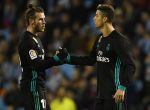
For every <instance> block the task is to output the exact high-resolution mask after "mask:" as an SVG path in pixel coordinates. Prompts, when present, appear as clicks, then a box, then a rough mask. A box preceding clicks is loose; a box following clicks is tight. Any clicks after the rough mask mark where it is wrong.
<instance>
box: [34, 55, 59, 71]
mask: <svg viewBox="0 0 150 110" xmlns="http://www.w3.org/2000/svg"><path fill="white" fill-rule="evenodd" d="M57 65H61V63H60V62H56V61H55V60H54V59H53V57H49V59H46V60H39V59H38V60H35V61H33V62H32V67H33V68H35V69H36V70H45V69H48V68H50V67H52V66H57Z"/></svg>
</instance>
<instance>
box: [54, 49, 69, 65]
mask: <svg viewBox="0 0 150 110" xmlns="http://www.w3.org/2000/svg"><path fill="white" fill-rule="evenodd" d="M69 58H70V54H69V53H68V51H67V49H66V48H61V47H59V49H58V50H57V51H56V54H55V56H54V59H55V60H56V61H60V62H62V63H65V62H66V61H67V60H69Z"/></svg>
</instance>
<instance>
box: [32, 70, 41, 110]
mask: <svg viewBox="0 0 150 110" xmlns="http://www.w3.org/2000/svg"><path fill="white" fill-rule="evenodd" d="M37 77H38V74H37V72H36V71H32V79H31V84H30V85H31V88H30V90H31V93H32V95H33V98H34V104H35V105H34V108H35V110H40V109H41V108H40V101H39V100H40V99H39V94H38V91H37V87H36V86H37Z"/></svg>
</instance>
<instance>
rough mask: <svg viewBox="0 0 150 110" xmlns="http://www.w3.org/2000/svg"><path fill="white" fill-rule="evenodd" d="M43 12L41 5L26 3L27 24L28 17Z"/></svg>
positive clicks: (31, 17)
mask: <svg viewBox="0 0 150 110" xmlns="http://www.w3.org/2000/svg"><path fill="white" fill-rule="evenodd" d="M38 12H39V13H43V12H44V10H43V9H42V8H41V7H36V6H33V5H32V4H28V8H27V10H26V12H25V19H26V22H27V25H29V19H34V18H35V14H36V13H38Z"/></svg>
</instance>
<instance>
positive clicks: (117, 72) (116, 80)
mask: <svg viewBox="0 0 150 110" xmlns="http://www.w3.org/2000/svg"><path fill="white" fill-rule="evenodd" d="M120 65H121V60H120V58H119V57H117V59H116V64H115V85H116V89H117V87H118V85H120V81H119V73H120Z"/></svg>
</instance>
